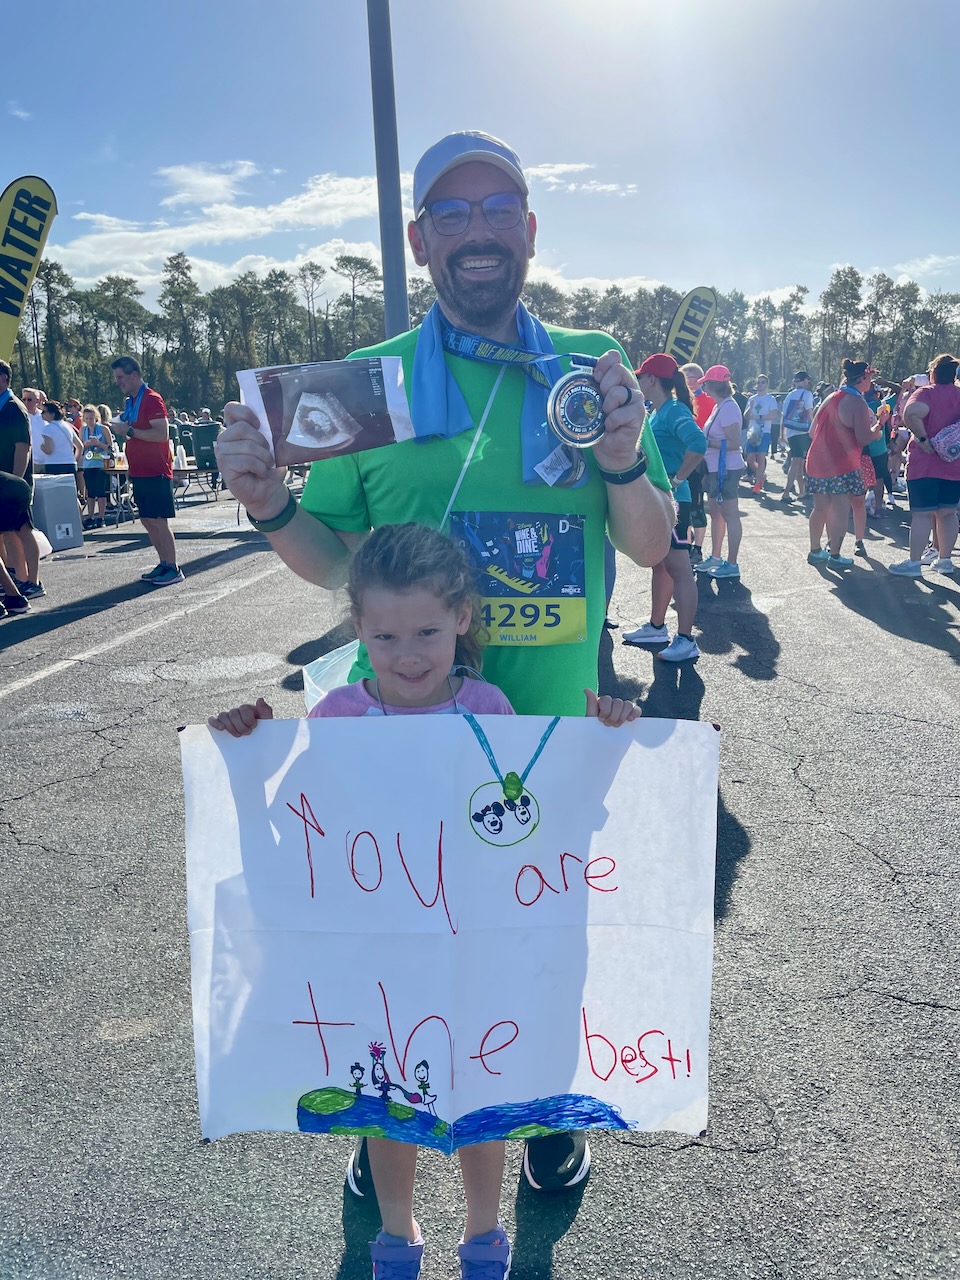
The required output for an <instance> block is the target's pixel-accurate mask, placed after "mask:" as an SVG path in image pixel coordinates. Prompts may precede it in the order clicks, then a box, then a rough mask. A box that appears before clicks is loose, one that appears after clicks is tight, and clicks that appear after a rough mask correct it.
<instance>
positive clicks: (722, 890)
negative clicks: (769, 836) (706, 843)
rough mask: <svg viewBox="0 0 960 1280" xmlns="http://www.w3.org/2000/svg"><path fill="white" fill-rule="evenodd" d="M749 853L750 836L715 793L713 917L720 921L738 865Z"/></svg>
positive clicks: (721, 798) (725, 910)
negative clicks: (715, 847) (715, 856)
mask: <svg viewBox="0 0 960 1280" xmlns="http://www.w3.org/2000/svg"><path fill="white" fill-rule="evenodd" d="M749 852H750V837H749V836H748V835H747V830H746V827H744V826H743V825H742V824H741V823H740V822H738V821H737V819H736V818H735V817H734V816H733V814H732V813H731V812H730V810H729V809H728V808H727V806H726V805H725V804H724V801H723V792H722V791H721V792H719V793H718V794H717V878H716V883H715V885H714V890H713V917H714V919H715V920H722V919H723V917H724V916H725V915H726V914H727V912H728V911H729V909H730V895H731V892H732V890H733V886H734V883H735V882H736V879H737V872H738V871H739V864H740V863H741V862H742V861H743V859H744V858H745V857H746V856H747V854H748V853H749Z"/></svg>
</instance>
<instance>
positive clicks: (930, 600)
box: [818, 561, 960, 663]
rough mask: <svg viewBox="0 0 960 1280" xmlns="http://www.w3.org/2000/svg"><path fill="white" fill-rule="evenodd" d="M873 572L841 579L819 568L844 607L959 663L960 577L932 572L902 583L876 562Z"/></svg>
mask: <svg viewBox="0 0 960 1280" xmlns="http://www.w3.org/2000/svg"><path fill="white" fill-rule="evenodd" d="M872 567H873V569H874V572H873V573H863V572H858V571H857V570H856V569H850V570H847V571H846V572H845V573H841V574H836V573H832V572H830V571H828V570H825V569H822V568H821V576H822V577H824V578H828V579H829V580H830V582H831V585H832V589H833V594H834V595H835V596H836V597H837V599H838V600H839V601H840V602H841V603H842V604H843V605H845V606H846V607H847V608H848V609H851V610H852V611H853V612H854V613H858V614H859V615H860V616H861V617H862V618H867V619H869V621H870V622H873V623H875V624H876V625H877V626H878V627H879V628H880V629H881V630H883V631H889V632H890V634H891V635H895V636H900V637H901V638H902V639H904V640H912V641H914V643H916V644H922V645H926V646H927V647H928V648H930V649H940V650H942V652H943V653H945V654H946V655H947V656H948V657H949V658H952V659H953V661H954V662H956V663H960V641H958V640H957V637H956V634H955V628H956V622H955V611H956V609H957V606H958V605H960V581H955V580H954V579H957V578H960V574H954V575H953V578H951V577H949V576H944V575H941V574H939V573H932V572H930V571H929V570H928V571H927V572H925V573H924V576H923V577H922V578H898V577H895V576H894V575H893V574H891V573H888V572H887V570H886V568H885V567H884V566H883V565H881V564H879V563H878V562H877V561H874V562H873V564H872ZM818 568H819V566H818ZM838 577H839V578H840V581H839V582H838V581H837V578H838Z"/></svg>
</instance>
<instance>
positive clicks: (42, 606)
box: [0, 535, 266, 650]
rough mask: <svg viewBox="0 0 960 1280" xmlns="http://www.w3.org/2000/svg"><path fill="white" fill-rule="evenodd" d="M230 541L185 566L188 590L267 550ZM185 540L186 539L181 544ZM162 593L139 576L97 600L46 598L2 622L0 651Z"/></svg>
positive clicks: (256, 544) (258, 543) (257, 544)
mask: <svg viewBox="0 0 960 1280" xmlns="http://www.w3.org/2000/svg"><path fill="white" fill-rule="evenodd" d="M230 537H231V541H232V542H233V544H234V549H233V550H232V551H230V552H224V550H223V549H222V548H220V547H218V548H217V549H216V550H214V551H211V552H210V554H209V555H207V556H201V557H200V558H199V559H197V560H192V561H191V562H190V563H189V564H188V565H185V566H184V567H185V570H186V574H187V585H188V586H189V584H190V583H191V582H192V581H193V580H194V578H195V577H196V575H197V574H199V573H202V572H203V571H204V570H205V569H210V568H212V567H213V566H214V564H216V565H220V564H223V563H224V562H225V561H226V560H241V559H243V558H245V557H246V556H249V555H253V554H258V553H261V552H263V551H264V550H265V549H266V548H265V545H264V543H265V540H264V539H263V538H262V537H257V539H256V540H255V541H250V542H243V543H241V544H240V545H239V546H237V545H236V539H235V538H234V537H233V535H230ZM183 540H185V539H181V540H180V541H183ZM118 549H119V548H118ZM104 554H105V555H109V554H110V552H109V551H107V552H104ZM176 589H177V588H176V587H173V588H172V590H174V591H176ZM161 590H162V591H165V592H166V590H167V589H166V588H161V587H152V586H151V585H150V583H149V582H141V580H140V578H139V576H137V577H136V578H135V579H134V580H133V581H132V582H127V583H124V585H123V586H122V587H114V588H113V589H112V590H111V591H101V592H99V593H98V594H97V595H95V596H85V597H84V598H82V599H80V600H71V601H67V602H64V603H63V604H56V603H54V601H53V600H52V598H51V597H50V596H44V597H42V598H41V599H40V600H38V601H36V602H35V603H34V604H33V605H32V607H31V610H30V612H29V613H25V614H20V615H18V616H16V617H9V618H5V619H3V620H2V621H0V650H2V649H9V648H12V647H13V646H14V645H16V644H20V643H21V642H22V641H24V640H33V639H34V638H35V637H37V636H45V635H48V634H49V633H50V632H51V631H56V630H57V629H58V628H59V627H64V626H67V625H68V624H69V623H72V622H77V621H80V620H82V619H84V618H89V617H91V616H92V615H93V614H102V613H103V612H104V611H105V610H107V609H115V608H116V607H117V606H118V605H121V604H127V603H128V602H129V601H131V600H139V599H141V598H142V597H143V596H145V595H149V594H150V593H151V592H156V591H161Z"/></svg>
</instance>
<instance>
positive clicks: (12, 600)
mask: <svg viewBox="0 0 960 1280" xmlns="http://www.w3.org/2000/svg"><path fill="white" fill-rule="evenodd" d="M29 608H30V601H29V600H27V599H26V598H25V597H24V596H21V595H16V596H4V597H3V613H26V612H27V610H28V609H29ZM3 613H0V618H2V617H3Z"/></svg>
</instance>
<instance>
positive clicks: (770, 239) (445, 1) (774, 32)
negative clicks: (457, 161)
mask: <svg viewBox="0 0 960 1280" xmlns="http://www.w3.org/2000/svg"><path fill="white" fill-rule="evenodd" d="M391 8H392V27H393V33H392V34H393V50H394V64H395V78H396V91H397V113H398V121H399V133H400V139H399V141H400V163H401V169H402V170H403V174H404V176H403V190H404V197H405V202H406V203H407V204H409V200H410V184H411V174H412V170H413V167H414V165H415V163H416V160H417V158H418V156H419V155H420V153H421V152H422V151H423V150H424V149H425V148H426V147H427V146H429V145H430V143H432V142H433V141H435V140H436V138H438V137H439V136H441V135H442V134H443V133H446V132H448V131H449V130H451V129H460V128H480V129H485V130H487V131H488V132H492V133H495V134H498V135H500V136H501V137H503V138H505V139H506V140H507V141H508V142H510V144H511V145H512V146H513V147H515V149H516V150H517V151H518V152H519V154H520V156H521V159H522V160H523V163H524V166H525V167H526V169H527V171H528V173H529V175H530V186H531V206H532V207H533V208H534V209H535V210H536V212H537V214H538V216H539V223H540V234H539V244H538V254H537V258H536V259H535V263H534V268H533V271H532V273H531V274H532V275H534V276H539V277H540V278H542V279H548V280H551V281H553V282H554V283H557V284H560V285H562V286H565V287H576V286H577V285H579V284H582V283H587V284H593V285H597V286H602V285H604V284H605V283H608V282H618V283H621V284H623V285H625V286H626V287H632V286H635V285H636V284H640V283H645V282H649V281H665V282H667V283H669V284H671V285H673V286H675V287H677V288H679V289H684V290H685V289H687V288H689V287H692V286H693V285H696V284H708V283H709V284H715V285H717V286H718V287H720V288H721V289H731V288H741V289H743V290H744V291H745V292H746V293H748V294H750V295H756V294H760V293H766V292H769V293H772V294H774V295H775V296H779V295H780V293H781V291H786V290H788V289H789V288H790V287H791V286H793V285H794V284H797V283H801V284H807V285H809V286H810V288H811V292H812V294H813V295H814V296H815V295H816V294H817V293H819V291H820V290H821V289H822V288H823V287H824V285H825V284H826V282H827V280H828V278H829V275H830V272H831V270H832V269H833V267H834V266H835V265H837V264H839V263H848V262H849V263H852V264H853V265H855V266H856V267H857V268H858V269H860V270H861V271H863V272H864V273H870V272H872V271H874V270H882V271H885V272H887V273H888V274H890V275H892V276H894V277H895V278H896V277H898V276H900V275H909V276H911V277H912V278H913V279H916V280H917V281H918V283H919V284H921V285H922V286H923V287H924V288H927V289H931V290H933V289H938V288H941V289H952V290H960V237H958V233H957V208H958V201H960V160H958V147H957V143H956V129H955V122H956V119H957V110H956V84H957V81H958V68H960V13H958V10H957V5H956V0H915V2H914V3H913V4H911V5H910V6H909V7H908V6H906V5H905V4H904V3H903V0H803V3H800V2H799V0H781V2H780V3H771V2H770V0H735V3H733V4H730V5H728V6H727V7H726V9H725V10H724V9H721V8H718V7H717V6H716V4H715V3H712V0H674V2H673V3H670V4H665V3H659V2H653V0H598V2H597V3H594V4H584V3H583V0H577V2H575V0H485V3H484V4H483V5H479V4H467V3H462V2H459V0H393V3H392V6H391ZM907 20H908V21H909V26H908V27H907V26H906V22H907ZM30 27H31V29H32V31H33V33H34V36H35V46H34V47H35V50H36V51H37V52H35V55H34V56H33V58H32V61H26V60H23V61H21V63H20V70H21V73H22V74H21V75H20V77H19V78H18V79H15V78H13V77H8V85H10V86H11V88H10V90H9V92H10V93H11V95H14V96H10V97H9V98H8V99H7V100H6V103H5V116H4V130H3V134H4V142H5V146H4V170H5V173H6V177H5V178H4V182H3V184H2V185H6V182H7V181H9V180H10V179H12V178H15V177H17V176H19V175H21V174H26V173H37V174H40V175H41V176H42V177H44V178H46V179H47V181H49V182H50V183H51V185H52V186H53V188H54V190H55V191H56V193H57V198H58V203H59V208H60V214H59V217H58V218H57V220H56V222H55V223H54V224H53V229H52V231H51V235H50V242H49V245H48V249H47V252H48V254H50V255H51V256H54V257H56V258H57V259H58V260H59V261H60V262H62V263H63V265H64V266H65V267H66V268H67V270H68V271H69V272H70V273H71V274H72V275H73V276H74V277H75V279H76V280H77V282H78V283H79V284H81V285H87V284H92V283H93V282H94V281H95V280H97V279H99V278H102V277H103V276H104V275H106V274H109V273H122V274H129V275H134V276H136V277H137V278H138V280H139V281H140V282H141V284H142V286H143V287H144V289H145V290H146V299H147V301H148V302H150V301H152V300H153V299H154V298H155V296H156V288H157V282H158V280H159V276H160V271H161V268H162V265H163V261H164V259H165V258H166V257H167V256H168V255H169V254H171V253H175V252H177V251H181V250H182V251H183V252H185V253H186V254H188V256H189V257H190V258H191V260H192V261H193V262H194V264H195V271H196V275H197V279H198V281H199V282H200V284H201V285H202V286H203V287H204V288H210V287H212V286H213V285H215V284H220V283H224V282H226V281H228V280H229V279H231V278H233V276H235V275H236V274H237V273H238V272H239V271H243V270H248V269H251V268H252V269H255V270H258V271H264V270H268V269H269V268H271V267H273V266H277V265H280V266H285V267H288V268H291V269H294V268H296V267H297V266H299V265H300V263H302V262H303V261H305V260H306V259H312V260H314V261H318V262H320V263H324V264H328V263H329V262H330V261H332V259H333V257H334V256H335V255H336V254H338V253H342V252H355V253H362V254H368V255H370V256H374V257H375V256H377V255H378V252H379V250H378V238H379V231H378V221H377V214H376V182H375V178H374V173H375V168H374V148H373V126H372V109H371V98H370V84H369V74H370V73H369V60H368V46H367V29H366V5H365V4H364V3H363V0H272V2H271V3H266V0H229V2H228V0H163V3H162V4H159V3H155V4H143V5H129V4H120V3H118V0H93V2H92V3H90V4H89V5H87V6H78V5H76V4H75V3H66V2H65V0H34V5H33V7H32V9H31V17H30ZM8 57H9V50H8ZM14 86H15V89H14ZM938 142H939V145H940V146H941V147H943V150H944V158H943V159H938V158H937V157H936V155H935V150H936V147H937V144H938ZM412 265H413V264H412V261H410V266H411V268H412Z"/></svg>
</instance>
